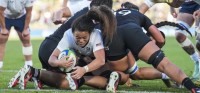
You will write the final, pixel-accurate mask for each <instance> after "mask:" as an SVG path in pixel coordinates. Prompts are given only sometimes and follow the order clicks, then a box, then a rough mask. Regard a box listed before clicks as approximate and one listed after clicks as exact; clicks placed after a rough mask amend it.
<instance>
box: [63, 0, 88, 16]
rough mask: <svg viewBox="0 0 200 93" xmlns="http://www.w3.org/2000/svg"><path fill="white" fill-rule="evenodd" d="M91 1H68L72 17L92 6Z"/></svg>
mask: <svg viewBox="0 0 200 93" xmlns="http://www.w3.org/2000/svg"><path fill="white" fill-rule="evenodd" d="M90 3H91V1H88V0H74V1H72V0H71V1H70V0H69V1H68V3H67V6H68V7H69V10H70V11H71V16H73V15H74V14H75V13H76V12H78V11H80V10H81V9H83V8H84V7H88V6H89V5H90Z"/></svg>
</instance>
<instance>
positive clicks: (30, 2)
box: [25, 0, 35, 7]
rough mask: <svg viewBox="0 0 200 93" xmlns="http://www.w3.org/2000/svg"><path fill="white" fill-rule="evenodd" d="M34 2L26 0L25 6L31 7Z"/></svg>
mask: <svg viewBox="0 0 200 93" xmlns="http://www.w3.org/2000/svg"><path fill="white" fill-rule="evenodd" d="M34 2H35V0H27V1H26V5H25V7H31V6H33V3H34Z"/></svg>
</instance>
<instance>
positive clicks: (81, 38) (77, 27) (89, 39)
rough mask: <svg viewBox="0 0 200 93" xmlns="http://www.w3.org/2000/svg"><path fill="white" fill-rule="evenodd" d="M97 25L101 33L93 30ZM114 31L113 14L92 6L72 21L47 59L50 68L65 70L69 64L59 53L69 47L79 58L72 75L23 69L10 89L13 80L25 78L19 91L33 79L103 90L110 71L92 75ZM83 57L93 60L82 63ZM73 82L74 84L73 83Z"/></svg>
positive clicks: (59, 86) (66, 87) (66, 86)
mask: <svg viewBox="0 0 200 93" xmlns="http://www.w3.org/2000/svg"><path fill="white" fill-rule="evenodd" d="M97 22H98V24H100V27H101V29H102V32H99V30H97V29H94V28H95V26H96V25H97ZM115 31H116V19H115V17H114V15H113V13H112V11H111V10H110V9H109V8H107V7H105V6H100V7H92V8H91V9H90V10H89V12H88V13H87V14H84V15H82V16H81V17H79V18H77V19H76V20H75V21H74V22H73V24H72V28H71V29H69V30H68V31H66V32H65V33H64V36H63V38H62V39H61V41H60V42H59V44H58V46H57V47H56V48H55V50H54V51H53V53H52V55H51V56H50V58H49V63H50V65H51V66H53V67H58V68H59V67H65V68H67V67H69V66H70V64H68V65H67V64H66V63H70V61H69V62H67V61H66V59H65V58H66V57H63V58H62V59H60V60H58V55H59V54H60V52H61V51H62V50H64V49H66V48H68V49H73V50H75V51H76V53H79V54H80V55H81V58H80V60H78V61H77V62H78V65H77V66H76V67H75V70H74V71H72V72H71V76H70V74H67V75H66V73H65V72H59V71H56V72H52V71H47V70H39V69H36V68H33V67H28V68H22V69H21V70H20V71H19V72H18V73H17V74H16V75H15V76H14V78H13V79H12V80H11V82H9V87H11V88H12V87H15V86H16V84H18V83H15V82H16V81H21V79H24V80H22V81H24V82H19V83H20V85H22V89H24V88H25V87H26V86H25V85H26V83H27V81H28V80H31V79H33V78H36V80H40V81H42V82H43V83H44V84H46V85H48V86H52V87H56V88H62V89H68V88H71V89H73V90H74V89H77V88H78V87H80V86H81V85H82V84H86V85H89V86H92V87H97V88H102V89H105V88H106V85H107V83H108V82H107V81H108V78H109V76H110V74H111V72H110V71H109V70H106V71H102V70H100V71H102V73H101V72H100V73H99V75H96V74H98V73H93V72H94V70H97V69H98V70H99V68H100V67H102V66H103V65H104V64H105V52H104V44H105V45H107V44H108V43H109V42H110V41H111V40H112V37H113V34H114V32H115ZM101 36H104V37H105V38H104V40H105V42H102V38H101ZM77 56H78V55H77ZM85 56H86V57H92V58H93V60H92V61H84V59H82V58H83V57H85ZM81 59H82V60H81ZM79 64H81V65H79ZM104 70H105V69H104ZM86 73H87V74H86ZM115 74H117V72H115ZM83 75H84V76H83ZM47 76H48V77H47ZM19 77H20V78H19ZM27 77H28V78H27ZM71 77H72V78H73V79H72V78H71ZM96 81H99V82H96ZM74 82H77V83H76V84H75V83H74ZM114 82H115V81H114ZM20 87H21V86H20Z"/></svg>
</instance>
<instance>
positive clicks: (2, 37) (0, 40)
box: [0, 34, 9, 69]
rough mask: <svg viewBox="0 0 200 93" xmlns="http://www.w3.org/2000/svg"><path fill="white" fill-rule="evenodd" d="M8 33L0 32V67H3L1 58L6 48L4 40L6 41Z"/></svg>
mask: <svg viewBox="0 0 200 93" xmlns="http://www.w3.org/2000/svg"><path fill="white" fill-rule="evenodd" d="M8 37H9V34H7V35H2V34H0V69H2V67H3V58H4V54H5V49H6V42H7V41H8Z"/></svg>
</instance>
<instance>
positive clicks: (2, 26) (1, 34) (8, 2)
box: [0, 0, 35, 69]
mask: <svg viewBox="0 0 200 93" xmlns="http://www.w3.org/2000/svg"><path fill="white" fill-rule="evenodd" d="M34 1H35V0H1V1H0V69H1V67H2V66H3V56H4V53H5V47H6V42H7V40H8V37H9V34H10V29H11V27H14V29H15V30H16V31H17V34H18V36H19V38H20V40H21V42H22V45H23V46H22V53H23V55H24V57H25V65H32V45H31V42H30V29H29V23H30V20H31V12H32V7H33V3H34Z"/></svg>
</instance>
